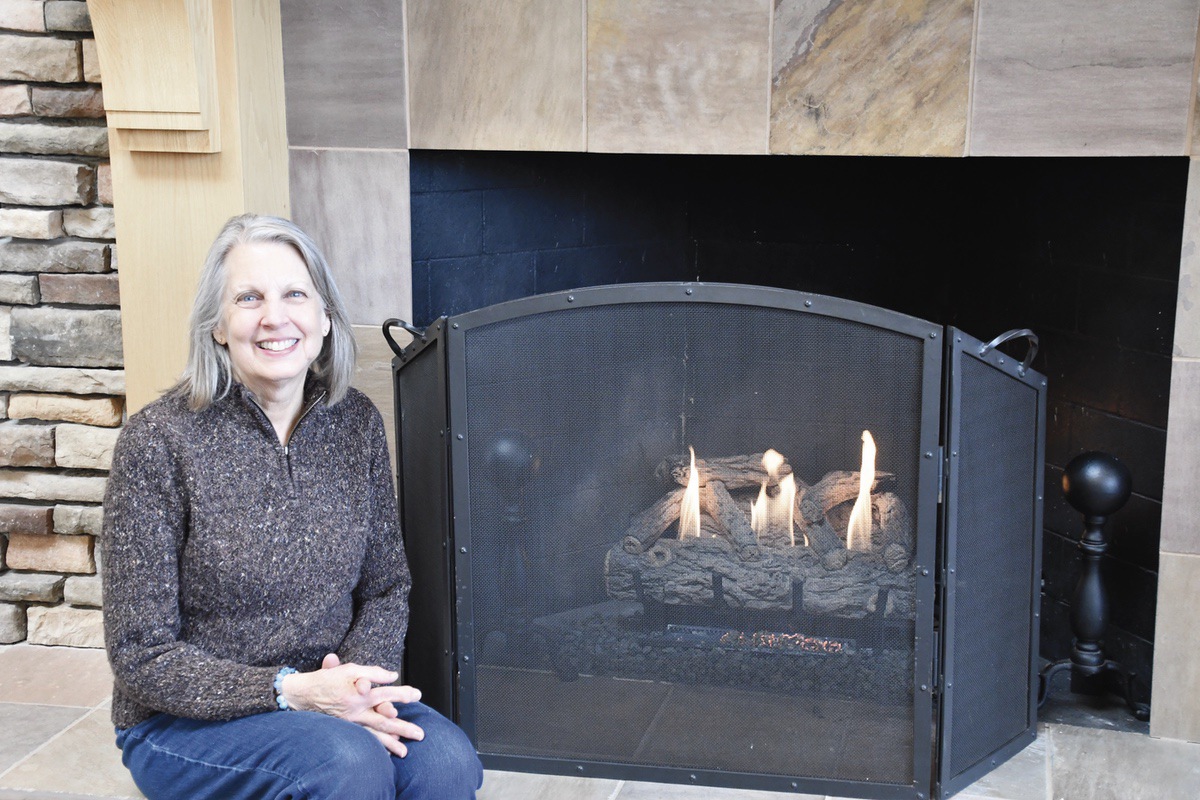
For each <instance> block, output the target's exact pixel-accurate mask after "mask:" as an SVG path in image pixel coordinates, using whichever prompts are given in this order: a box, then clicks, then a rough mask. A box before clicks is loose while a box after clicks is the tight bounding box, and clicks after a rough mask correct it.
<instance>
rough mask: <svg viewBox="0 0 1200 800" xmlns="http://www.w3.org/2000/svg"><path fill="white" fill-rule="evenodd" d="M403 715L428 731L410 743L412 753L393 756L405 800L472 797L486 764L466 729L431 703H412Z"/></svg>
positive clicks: (443, 799)
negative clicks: (449, 718)
mask: <svg viewBox="0 0 1200 800" xmlns="http://www.w3.org/2000/svg"><path fill="white" fill-rule="evenodd" d="M401 716H403V717H404V718H405V719H407V720H409V721H410V722H414V723H416V724H417V725H419V726H421V728H422V729H423V730H424V731H425V738H424V739H422V740H421V741H419V742H410V743H409V744H408V756H406V757H405V758H401V759H393V760H392V761H393V764H394V766H395V768H396V788H397V790H398V792H397V796H398V797H400V798H403V800H426V799H427V798H428V799H430V800H432V799H433V798H436V799H437V800H468V798H473V797H474V796H475V791H476V790H477V789H479V787H480V785H481V784H482V783H483V767H482V765H481V764H480V763H479V756H478V755H477V754H476V753H475V747H474V746H473V745H472V744H471V740H470V739H468V738H467V735H466V734H465V733H463V732H462V729H461V728H459V727H458V726H457V725H455V724H454V723H453V722H451V721H450V720H448V719H446V718H445V717H443V716H442V715H441V714H439V713H437V712H436V711H434V710H433V709H431V708H429V707H428V706H424V705H421V704H411V705H409V706H407V707H404V708H403V709H402V710H401Z"/></svg>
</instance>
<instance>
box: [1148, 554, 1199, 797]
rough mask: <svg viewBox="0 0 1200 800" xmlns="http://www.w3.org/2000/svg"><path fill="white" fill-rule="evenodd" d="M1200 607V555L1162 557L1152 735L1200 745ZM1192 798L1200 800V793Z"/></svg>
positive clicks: (1159, 571) (1195, 761)
mask: <svg viewBox="0 0 1200 800" xmlns="http://www.w3.org/2000/svg"><path fill="white" fill-rule="evenodd" d="M1197 606H1200V556H1195V555H1183V554H1179V553H1169V552H1165V551H1164V552H1162V553H1160V554H1159V567H1158V611H1157V618H1156V621H1155V629H1154V694H1153V697H1152V698H1151V706H1150V735H1151V736H1161V737H1164V738H1168V739H1184V740H1186V741H1189V742H1200V659H1198V658H1197V654H1198V653H1200V626H1198V625H1197V624H1196V608H1197ZM1195 753H1196V754H1195V755H1194V756H1193V762H1192V763H1193V764H1194V765H1197V766H1196V768H1197V769H1200V750H1197V751H1195ZM1180 796H1183V795H1180ZM1188 796H1189V797H1200V790H1197V791H1195V792H1193V793H1192V794H1191V795H1188Z"/></svg>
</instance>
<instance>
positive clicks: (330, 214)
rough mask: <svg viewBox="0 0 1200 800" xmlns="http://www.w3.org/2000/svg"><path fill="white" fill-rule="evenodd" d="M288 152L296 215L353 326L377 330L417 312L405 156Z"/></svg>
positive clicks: (372, 152) (399, 152)
mask: <svg viewBox="0 0 1200 800" xmlns="http://www.w3.org/2000/svg"><path fill="white" fill-rule="evenodd" d="M289 155H290V172H291V191H292V218H293V219H295V221H296V223H297V224H298V225H300V227H302V228H304V230H306V231H308V233H309V234H310V235H311V236H312V237H313V239H315V240H316V242H317V244H318V245H319V246H320V247H321V249H322V250H323V251H324V253H325V257H326V258H328V259H329V265H330V268H331V269H332V270H333V275H334V278H335V279H336V280H337V284H338V289H339V290H340V291H341V293H342V299H343V300H344V301H345V302H346V306H347V309H348V310H349V313H350V321H351V322H353V323H355V324H361V325H377V324H381V323H382V322H383V321H384V320H385V319H387V318H388V317H395V316H400V317H406V315H407V314H409V313H410V312H411V309H412V294H411V292H412V288H411V287H412V275H411V272H412V258H411V252H412V243H411V238H410V235H409V195H408V152H407V151H404V150H307V149H302V148H293V149H292V150H291V151H290V153H289ZM406 318H407V317H406Z"/></svg>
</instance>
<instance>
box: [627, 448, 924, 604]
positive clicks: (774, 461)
mask: <svg viewBox="0 0 1200 800" xmlns="http://www.w3.org/2000/svg"><path fill="white" fill-rule="evenodd" d="M863 451H864V463H863V468H862V469H861V470H860V471H857V472H852V471H834V472H830V473H828V474H826V475H824V476H822V477H821V478H820V479H819V480H817V481H816V482H815V483H812V484H811V485H810V484H808V483H806V482H804V481H803V480H801V479H799V478H797V477H796V476H795V475H794V474H793V473H792V469H791V466H790V465H789V464H788V463H787V461H786V459H784V457H783V456H782V455H780V454H779V453H777V452H776V451H774V450H768V451H767V452H766V453H759V454H753V455H741V456H726V457H718V458H712V459H696V458H695V455H694V453H693V454H692V455H691V458H690V460H688V459H684V458H671V459H665V460H664V461H663V462H662V463H661V464H660V465H659V467H658V469H657V470H656V471H655V477H656V478H657V479H658V480H659V481H660V482H663V483H666V484H667V485H668V486H669V487H673V488H669V489H668V490H667V491H666V493H665V494H664V495H663V496H662V498H661V499H660V500H659V501H658V502H656V503H655V504H654V505H652V506H651V507H650V508H648V509H646V510H645V511H643V512H642V513H640V514H638V515H637V516H636V517H634V519H633V521H632V522H631V523H630V525H629V528H628V529H627V530H626V531H625V535H624V537H622V539H621V540H620V541H619V542H618V543H617V544H615V545H614V546H613V547H612V549H611V550H609V552H608V554H607V556H606V558H605V562H604V574H605V586H606V588H607V591H608V595H609V597H612V598H613V599H617V600H636V601H645V600H651V601H656V602H658V603H663V604H667V605H682V606H686V605H691V606H702V607H703V606H714V605H716V606H724V607H727V608H730V609H753V610H759V611H761V610H802V611H803V612H804V613H805V614H808V615H826V614H827V615H832V616H835V617H843V618H850V619H860V618H862V617H865V616H867V615H873V614H877V613H880V612H881V611H882V614H883V615H884V616H885V617H899V618H904V619H910V618H911V616H912V614H913V591H912V585H913V581H912V577H911V575H909V574H906V573H907V572H908V568H909V565H910V562H911V559H912V552H913V544H914V539H913V519H912V515H911V513H910V512H909V510H908V508H906V507H905V504H904V502H903V501H902V500H901V499H900V497H899V496H898V495H897V494H896V493H895V492H894V491H892V487H893V485H894V482H895V476H893V475H891V474H888V473H876V472H875V469H874V463H873V459H874V452H875V445H874V441H873V439H872V437H871V434H870V433H869V432H866V431H864V432H863ZM868 458H869V459H870V463H868ZM797 599H799V600H800V603H801V608H799V609H793V604H794V603H795V602H796V601H797Z"/></svg>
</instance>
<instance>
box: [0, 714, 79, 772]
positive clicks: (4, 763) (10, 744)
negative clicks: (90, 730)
mask: <svg viewBox="0 0 1200 800" xmlns="http://www.w3.org/2000/svg"><path fill="white" fill-rule="evenodd" d="M86 713H88V709H86V708H69V707H64V706H44V705H29V704H25V703H0V730H3V731H5V735H4V736H3V737H0V773H3V772H4V771H5V770H6V769H8V768H9V767H11V766H12V765H13V764H16V763H17V762H18V761H20V760H21V759H22V758H25V756H27V755H29V754H30V753H32V752H33V751H34V750H36V749H37V748H39V747H41V746H42V745H43V744H45V743H46V742H47V741H48V740H49V739H51V738H52V737H53V736H54V735H55V734H57V733H58V732H59V731H61V730H63V729H64V728H66V727H67V726H68V725H70V724H71V723H73V722H75V721H76V720H78V719H79V718H80V717H82V716H83V715H84V714H86Z"/></svg>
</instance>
